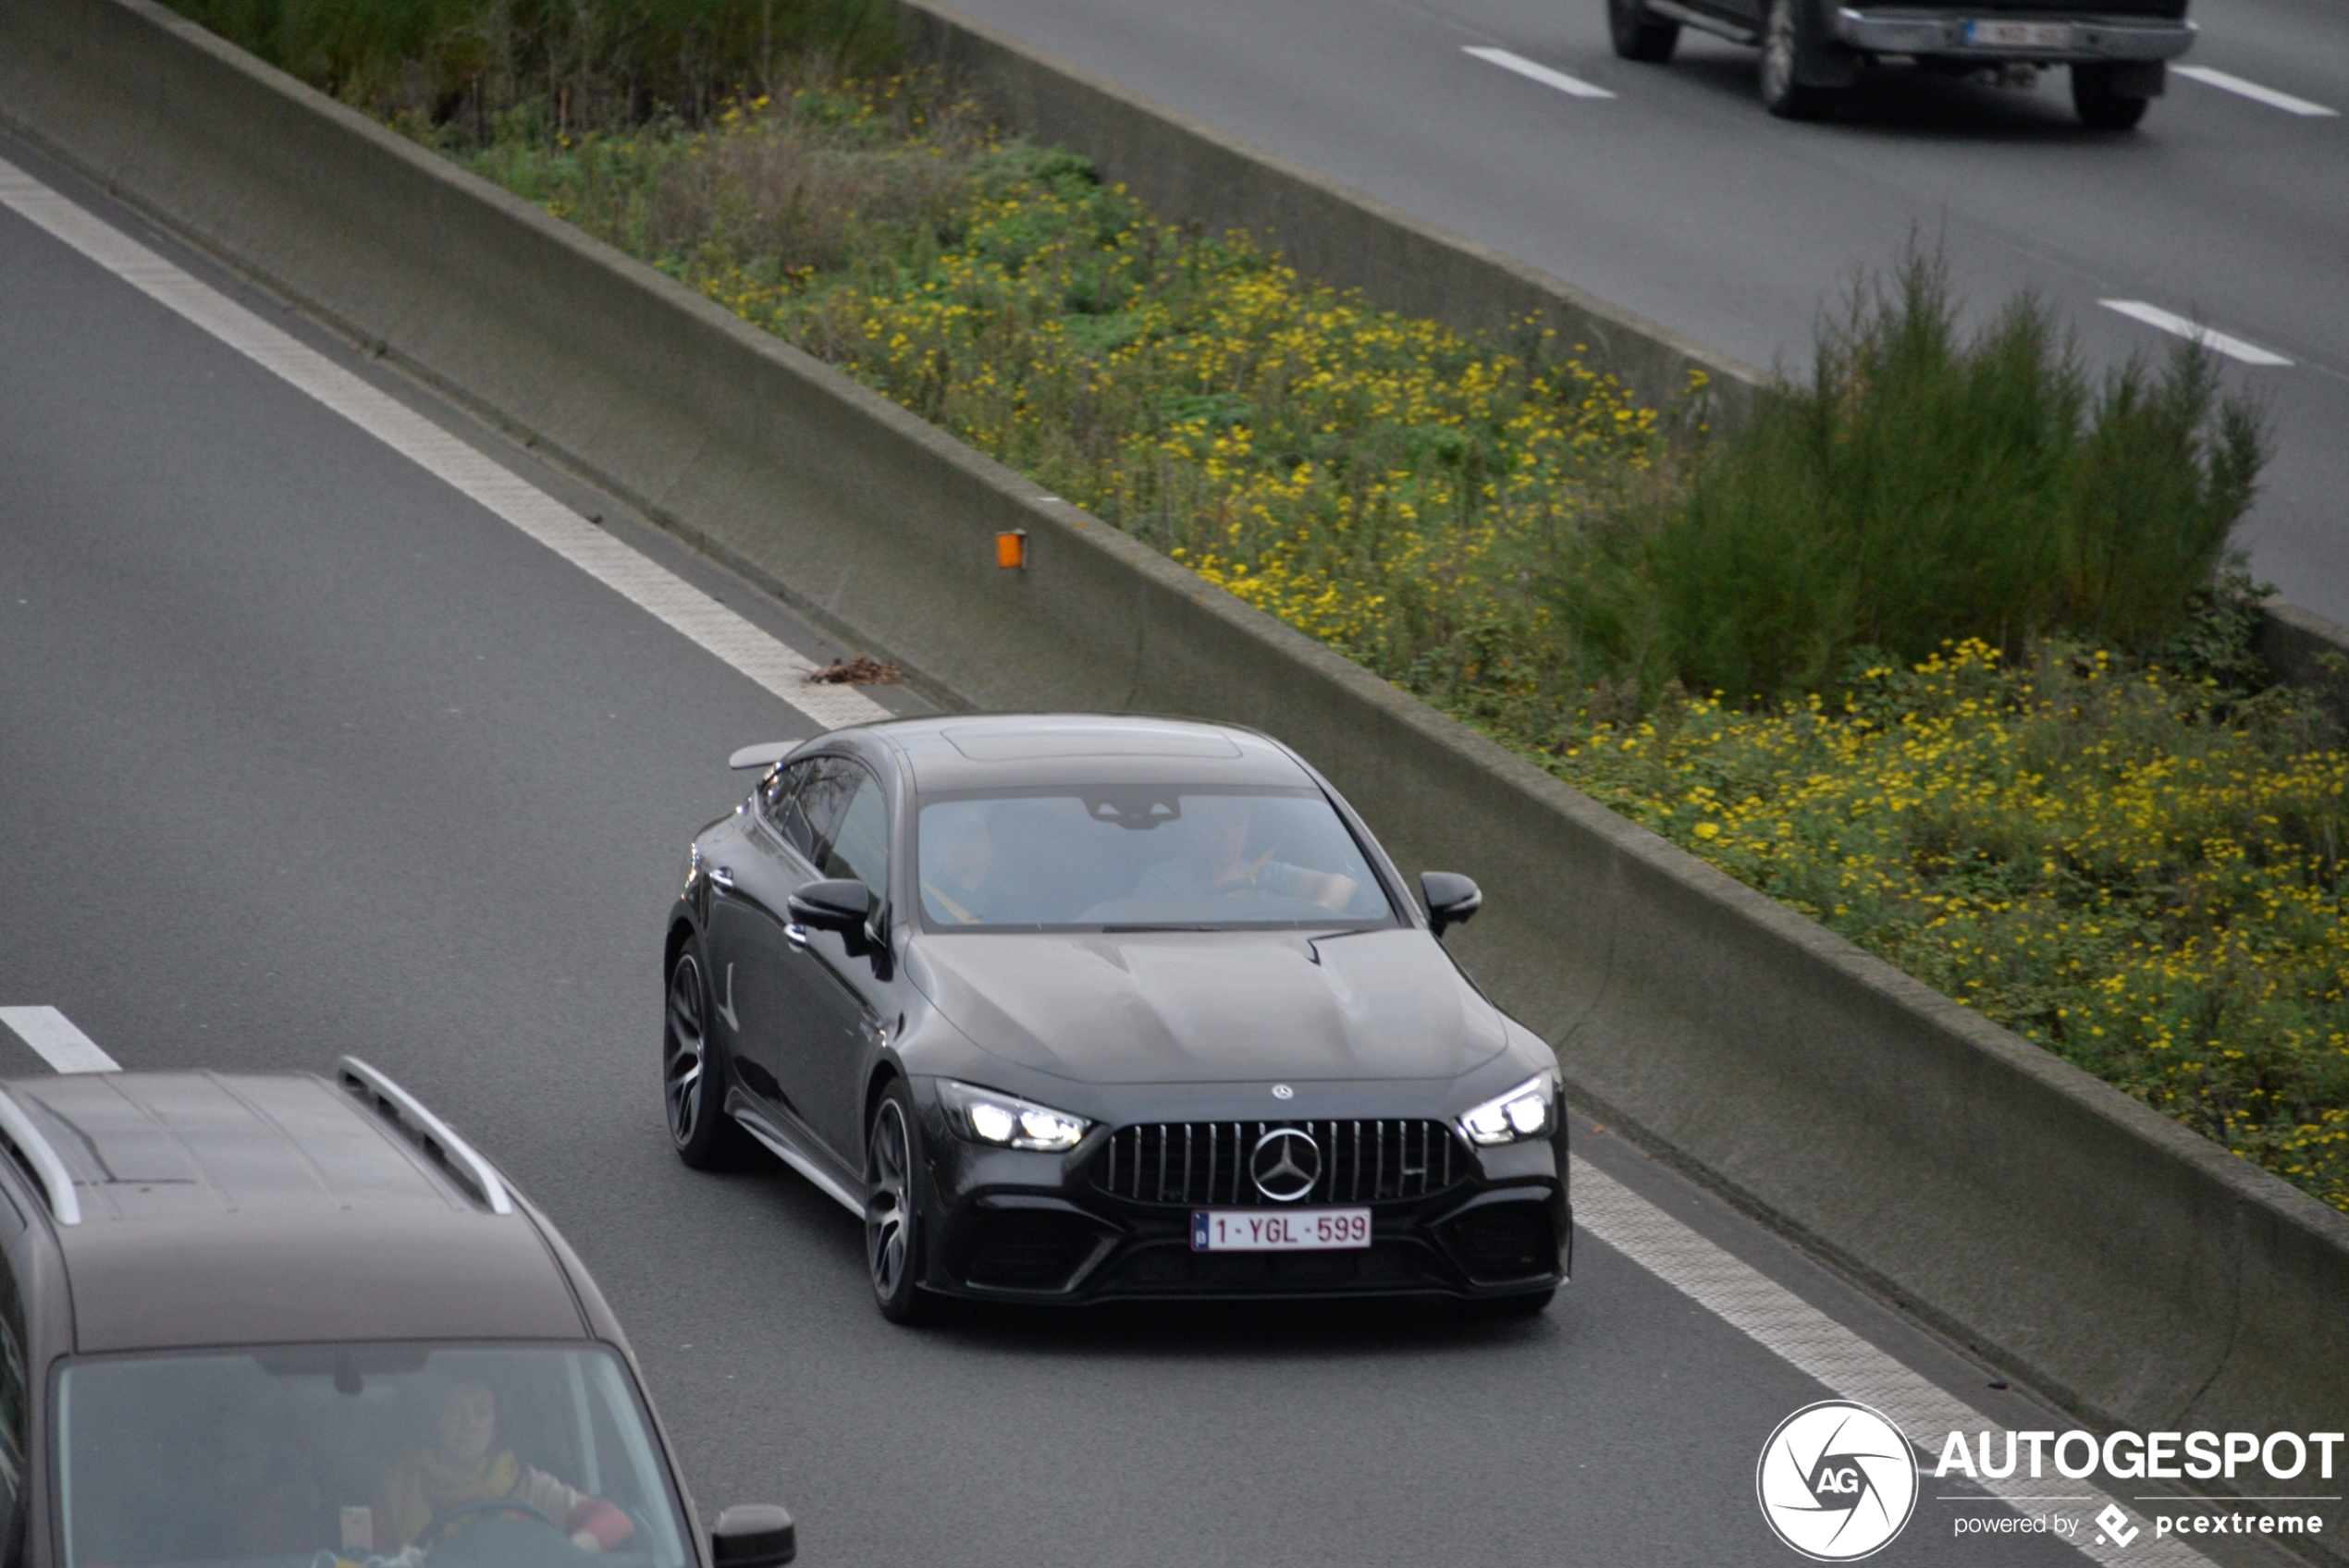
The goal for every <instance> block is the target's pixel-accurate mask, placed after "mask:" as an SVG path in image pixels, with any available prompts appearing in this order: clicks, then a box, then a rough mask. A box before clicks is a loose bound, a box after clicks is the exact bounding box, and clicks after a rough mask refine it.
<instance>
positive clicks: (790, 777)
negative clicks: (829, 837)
mask: <svg viewBox="0 0 2349 1568" xmlns="http://www.w3.org/2000/svg"><path fill="white" fill-rule="evenodd" d="M830 766H836V765H835V763H834V760H833V759H832V758H830V757H810V758H808V759H807V760H806V761H805V762H795V763H793V764H792V765H791V766H789V767H786V768H783V769H781V771H780V772H778V773H776V774H775V775H774V776H773V777H772V778H769V779H768V780H767V782H766V784H765V785H764V786H763V787H762V789H761V791H760V802H759V809H760V810H761V811H762V812H763V813H765V815H766V817H767V822H768V825H769V827H773V828H774V829H775V831H776V832H778V833H780V834H781V835H782V836H783V842H785V843H787V844H789V845H790V846H791V847H792V848H793V849H794V850H797V851H799V852H800V853H801V854H803V855H805V856H806V857H807V858H808V860H809V861H811V862H812V861H813V860H815V858H816V832H815V828H814V827H813V826H812V825H811V824H810V822H809V821H808V804H809V794H810V786H812V785H813V784H814V783H815V782H816V780H817V778H818V775H819V774H820V773H821V772H822V771H823V770H824V769H825V768H827V767H830Z"/></svg>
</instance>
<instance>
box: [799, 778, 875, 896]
mask: <svg viewBox="0 0 2349 1568" xmlns="http://www.w3.org/2000/svg"><path fill="white" fill-rule="evenodd" d="M848 773H849V774H850V776H851V777H850V778H848V779H847V780H846V782H847V783H849V784H851V785H853V786H854V787H855V793H854V794H852V795H851V796H850V797H849V799H848V806H847V809H846V810H845V811H843V812H842V813H841V815H840V818H839V826H838V827H835V828H833V829H832V831H831V832H830V834H829V835H827V837H826V839H824V840H822V841H819V842H818V846H817V847H818V851H819V852H818V855H817V857H816V864H818V866H820V867H822V868H823V873H824V875H825V876H853V877H855V879H856V880H857V881H859V882H862V883H863V884H865V886H866V887H867V888H871V889H872V890H873V891H874V892H875V893H877V894H879V895H880V896H881V897H883V898H886V897H888V895H889V800H888V797H886V796H885V795H883V794H882V793H881V787H880V780H879V779H877V778H874V777H873V776H872V775H871V774H869V773H867V772H866V771H865V770H864V769H863V768H861V767H855V766H851V767H850V768H849V769H848Z"/></svg>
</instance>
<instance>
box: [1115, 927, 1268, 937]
mask: <svg viewBox="0 0 2349 1568" xmlns="http://www.w3.org/2000/svg"><path fill="white" fill-rule="evenodd" d="M1241 929H1245V927H1240V926H1231V925H1104V926H1102V927H1101V934H1102V935H1103V936H1123V935H1125V934H1126V933H1127V932H1132V931H1232V930H1241Z"/></svg>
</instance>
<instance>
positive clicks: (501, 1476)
mask: <svg viewBox="0 0 2349 1568" xmlns="http://www.w3.org/2000/svg"><path fill="white" fill-rule="evenodd" d="M500 1503H503V1504H506V1505H508V1507H507V1508H506V1509H503V1510H501V1509H499V1508H498V1507H495V1506H492V1505H496V1504H500ZM501 1512H510V1513H519V1514H523V1515H524V1516H528V1515H530V1514H532V1513H535V1514H537V1515H538V1516H540V1517H542V1518H544V1519H546V1520H547V1522H549V1523H550V1524H552V1525H554V1526H555V1528H557V1529H558V1530H560V1531H562V1532H563V1533H564V1534H566V1535H568V1536H569V1537H571V1543H572V1545H573V1546H575V1547H577V1548H578V1549H579V1550H581V1551H584V1552H606V1551H609V1550H612V1548H614V1547H616V1546H618V1545H620V1544H621V1542H622V1541H625V1540H626V1539H627V1538H628V1537H630V1536H631V1535H632V1534H633V1533H634V1531H635V1525H633V1523H632V1522H631V1521H630V1519H629V1517H628V1515H627V1514H625V1513H621V1511H620V1509H619V1508H617V1507H616V1506H614V1505H613V1504H611V1503H609V1502H608V1501H605V1500H604V1499H602V1498H599V1497H590V1496H588V1495H587V1494H586V1493H585V1492H583V1491H579V1490H577V1489H575V1488H572V1487H568V1486H565V1485H564V1484H563V1483H562V1482H560V1481H559V1480H557V1479H555V1477H554V1476H549V1475H547V1473H546V1472H545V1471H543V1470H538V1469H534V1468H533V1467H531V1466H530V1465H527V1464H523V1463H521V1462H520V1461H519V1460H517V1459H516V1458H515V1457H514V1451H513V1450H512V1449H510V1448H507V1447H503V1446H500V1444H499V1443H498V1399H497V1396H496V1395H495V1394H494V1393H492V1392H491V1391H490V1390H489V1388H488V1386H487V1385H486V1384H483V1383H475V1382H468V1381H462V1380H458V1381H451V1382H449V1383H447V1384H445V1385H443V1386H442V1387H441V1388H440V1389H439V1390H437V1394H436V1400H435V1403H434V1405H433V1407H432V1415H431V1419H430V1422H429V1423H428V1425H427V1426H426V1427H425V1429H424V1441H423V1442H422V1443H419V1444H418V1445H417V1446H416V1447H414V1448H412V1449H411V1450H410V1451H409V1452H407V1453H405V1454H403V1455H401V1456H400V1459H398V1460H397V1461H395V1462H394V1463H393V1464H392V1466H391V1469H390V1470H389V1471H388V1472H387V1473H386V1474H385V1476H384V1480H383V1491H382V1494H381V1498H380V1501H378V1502H377V1504H376V1508H375V1519H376V1521H377V1530H378V1534H377V1536H376V1541H375V1545H376V1549H377V1550H384V1549H385V1548H386V1546H387V1545H388V1546H390V1547H392V1548H400V1547H407V1546H412V1545H417V1544H420V1543H421V1544H423V1545H425V1546H428V1547H429V1546H437V1545H438V1544H439V1542H440V1540H441V1539H442V1538H443V1537H444V1536H447V1535H454V1534H455V1533H456V1532H457V1531H458V1530H460V1529H462V1528H463V1524H462V1523H454V1524H451V1525H449V1526H448V1527H446V1528H445V1529H444V1530H442V1531H439V1532H436V1531H435V1529H434V1526H435V1525H436V1524H437V1523H439V1522H444V1521H449V1520H450V1518H451V1516H452V1515H454V1514H457V1513H466V1514H467V1515H468V1517H470V1518H485V1517H495V1516H496V1515H497V1514H498V1513H501ZM386 1530H387V1531H388V1535H389V1537H390V1539H389V1541H388V1542H387V1541H386V1540H385V1538H384V1532H385V1531H386Z"/></svg>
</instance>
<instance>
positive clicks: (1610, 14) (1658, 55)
mask: <svg viewBox="0 0 2349 1568" xmlns="http://www.w3.org/2000/svg"><path fill="white" fill-rule="evenodd" d="M1606 31H1607V36H1608V37H1609V38H1611V39H1612V40H1614V42H1615V52H1616V53H1617V55H1621V56H1623V58H1625V59H1627V60H1644V61H1646V62H1647V63H1648V64H1650V65H1661V64H1662V63H1663V62H1664V61H1666V60H1668V59H1670V58H1671V57H1672V50H1673V47H1674V45H1676V44H1678V43H1679V42H1680V24H1679V22H1668V21H1666V20H1665V19H1664V18H1661V17H1659V16H1657V15H1656V14H1655V13H1654V12H1653V11H1651V10H1649V9H1648V8H1647V7H1646V6H1643V5H1642V4H1641V3H1640V0H1606Z"/></svg>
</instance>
